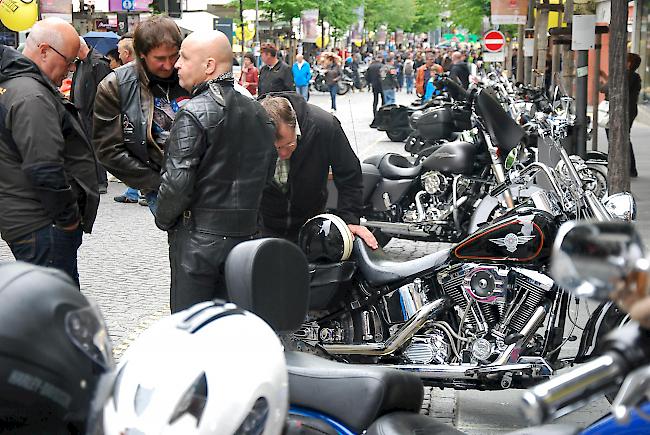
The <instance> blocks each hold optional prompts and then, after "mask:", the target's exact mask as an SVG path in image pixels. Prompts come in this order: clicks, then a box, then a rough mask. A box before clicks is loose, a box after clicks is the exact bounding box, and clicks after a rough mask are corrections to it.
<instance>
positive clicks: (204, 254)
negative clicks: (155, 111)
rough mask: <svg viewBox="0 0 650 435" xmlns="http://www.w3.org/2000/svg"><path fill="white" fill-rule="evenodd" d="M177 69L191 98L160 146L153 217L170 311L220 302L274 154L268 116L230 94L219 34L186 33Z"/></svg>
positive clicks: (252, 229)
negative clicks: (162, 242) (164, 238)
mask: <svg viewBox="0 0 650 435" xmlns="http://www.w3.org/2000/svg"><path fill="white" fill-rule="evenodd" d="M176 68H178V76H179V79H180V84H181V85H182V86H183V87H184V88H185V89H187V90H188V91H191V93H192V99H191V100H190V101H189V102H188V103H187V104H186V105H185V106H184V108H183V109H182V110H181V111H180V112H179V113H178V116H177V117H176V120H175V121H174V125H173V127H172V130H171V134H170V137H169V141H168V142H167V149H166V150H165V162H164V165H163V170H162V179H161V183H160V190H159V192H158V199H159V202H158V209H157V211H156V213H155V216H156V224H157V225H158V227H159V228H161V229H163V230H167V231H168V233H169V260H170V264H171V294H170V307H171V311H172V313H175V312H177V311H180V310H183V309H185V308H188V307H190V306H192V305H194V304H196V303H198V302H202V301H206V300H210V299H213V298H221V299H225V298H226V297H227V293H226V288H225V282H224V279H223V265H224V262H225V260H226V257H227V256H228V253H229V252H230V250H231V249H232V248H233V247H234V246H235V245H237V244H238V243H240V242H242V241H244V240H249V239H251V238H252V237H253V236H254V235H255V233H256V232H257V218H258V209H259V204H260V199H261V197H262V189H263V188H264V186H265V184H266V183H267V181H268V179H269V178H270V175H271V168H272V167H273V165H272V163H273V160H274V155H275V152H274V149H273V137H274V135H275V129H274V127H273V124H272V122H271V120H270V119H269V117H268V115H267V114H266V112H265V111H264V109H263V108H262V107H261V106H260V104H259V103H258V102H257V101H255V100H253V99H252V98H250V97H247V96H244V95H242V94H241V93H240V92H238V91H236V90H235V89H234V80H233V76H232V48H231V46H230V43H229V42H228V38H227V37H226V36H225V35H224V34H223V33H221V32H218V31H214V32H209V33H205V34H199V33H192V34H191V35H190V36H188V37H187V38H186V39H185V41H183V45H182V46H181V51H180V58H179V59H178V62H177V63H176Z"/></svg>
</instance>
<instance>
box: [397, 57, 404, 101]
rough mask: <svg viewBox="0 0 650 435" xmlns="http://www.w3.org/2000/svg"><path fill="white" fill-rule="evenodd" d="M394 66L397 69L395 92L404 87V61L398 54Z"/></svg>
mask: <svg viewBox="0 0 650 435" xmlns="http://www.w3.org/2000/svg"><path fill="white" fill-rule="evenodd" d="M395 68H396V69H397V92H401V91H402V89H403V88H404V63H403V62H402V56H400V55H399V54H398V55H397V59H396V60H395Z"/></svg>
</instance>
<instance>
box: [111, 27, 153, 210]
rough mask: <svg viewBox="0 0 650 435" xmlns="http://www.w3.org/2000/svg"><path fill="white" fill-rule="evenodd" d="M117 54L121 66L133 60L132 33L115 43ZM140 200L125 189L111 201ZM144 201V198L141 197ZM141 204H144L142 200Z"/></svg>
mask: <svg viewBox="0 0 650 435" xmlns="http://www.w3.org/2000/svg"><path fill="white" fill-rule="evenodd" d="M117 52H118V54H119V56H120V62H121V63H122V65H126V64H127V63H129V62H133V61H134V60H135V51H134V50H133V33H131V32H129V33H125V34H124V35H122V37H121V38H120V40H119V42H118V43H117ZM139 199H140V194H139V192H138V189H134V188H132V187H127V188H126V190H125V191H124V193H122V194H121V195H117V196H115V197H113V201H115V202H121V203H124V204H137V203H138V200H139ZM143 199H144V197H143ZM143 204H145V202H144V200H143Z"/></svg>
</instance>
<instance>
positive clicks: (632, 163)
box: [605, 115, 639, 177]
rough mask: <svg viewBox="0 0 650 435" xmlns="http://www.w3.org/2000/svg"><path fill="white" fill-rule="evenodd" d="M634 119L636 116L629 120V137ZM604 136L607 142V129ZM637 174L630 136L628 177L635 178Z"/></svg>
mask: <svg viewBox="0 0 650 435" xmlns="http://www.w3.org/2000/svg"><path fill="white" fill-rule="evenodd" d="M635 118H636V115H634V117H632V118H631V119H630V130H629V131H630V135H631V134H632V124H633V123H634V119H635ZM605 136H607V141H608V142H609V128H606V129H605ZM638 174H639V173H638V171H637V169H636V158H635V157H634V147H633V146H632V136H630V175H631V176H633V177H636V176H637V175H638Z"/></svg>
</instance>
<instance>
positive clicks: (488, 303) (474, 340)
mask: <svg viewBox="0 0 650 435" xmlns="http://www.w3.org/2000/svg"><path fill="white" fill-rule="evenodd" d="M437 279H438V282H439V283H440V286H441V288H442V292H443V293H444V294H445V295H446V296H448V297H449V298H450V299H451V301H452V302H453V309H454V310H455V312H456V314H457V318H458V319H459V325H456V326H455V327H452V325H450V324H449V323H447V322H441V321H436V322H433V328H432V329H431V330H430V331H429V332H428V333H427V334H425V336H426V338H427V339H428V342H426V341H425V340H424V337H416V338H418V340H413V342H412V344H411V345H410V346H409V347H407V349H406V350H405V352H404V356H405V357H406V358H407V359H408V360H409V361H410V362H412V363H425V361H424V360H425V359H429V358H424V356H425V355H429V354H431V355H432V357H431V358H430V359H429V361H427V362H426V363H442V361H441V360H442V359H443V357H446V362H447V363H449V362H452V361H453V360H456V361H457V362H460V361H463V362H469V361H474V362H483V363H488V362H491V361H493V360H494V359H495V358H496V356H497V355H498V354H500V353H501V351H503V350H504V349H505V348H506V345H507V343H508V342H509V339H511V338H513V337H515V338H516V337H518V335H517V334H519V333H520V332H521V331H522V330H523V329H524V327H525V326H526V324H527V323H528V322H529V321H530V320H531V319H532V318H533V314H534V313H535V311H536V310H537V308H538V307H539V306H540V305H541V304H542V303H543V302H544V300H545V297H546V292H548V291H551V290H552V289H553V281H552V280H551V279H550V278H548V277H547V276H545V275H543V274H541V273H538V272H535V271H532V270H528V269H524V268H513V267H506V266H501V265H493V264H477V263H460V264H456V265H453V266H451V267H449V268H447V269H445V270H443V271H441V272H439V273H438V276H437ZM425 344H428V349H430V352H429V353H427V352H426V351H425V350H424V348H425V347H426V346H425Z"/></svg>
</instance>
